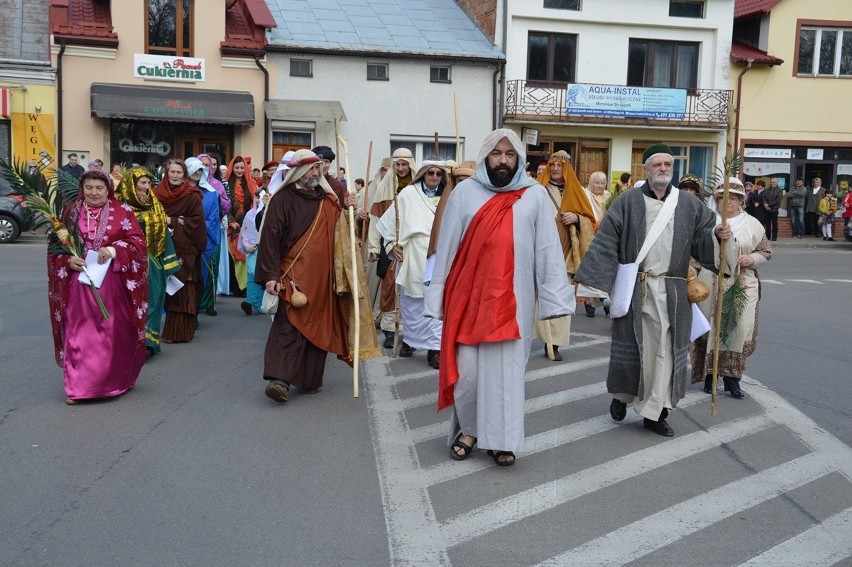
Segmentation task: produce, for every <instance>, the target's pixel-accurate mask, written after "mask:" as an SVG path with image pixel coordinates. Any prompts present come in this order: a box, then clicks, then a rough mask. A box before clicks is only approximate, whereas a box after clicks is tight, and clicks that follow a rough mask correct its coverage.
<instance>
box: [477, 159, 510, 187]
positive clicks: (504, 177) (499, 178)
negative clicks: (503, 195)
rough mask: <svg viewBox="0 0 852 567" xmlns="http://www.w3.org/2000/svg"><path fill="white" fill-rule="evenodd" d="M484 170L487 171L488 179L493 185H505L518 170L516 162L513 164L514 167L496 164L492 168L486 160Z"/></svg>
mask: <svg viewBox="0 0 852 567" xmlns="http://www.w3.org/2000/svg"><path fill="white" fill-rule="evenodd" d="M485 171H487V172H488V180H489V181H491V184H492V185H493V186H494V187H505V186H506V185H508V184H509V182H510V181H511V180H512V178H513V177H515V173H517V171H518V164H515V167H514V168H510V167H509V166H508V165H498V166H497V167H495V168H492V167H491V166H490V165H488V162H487V161H486V162H485Z"/></svg>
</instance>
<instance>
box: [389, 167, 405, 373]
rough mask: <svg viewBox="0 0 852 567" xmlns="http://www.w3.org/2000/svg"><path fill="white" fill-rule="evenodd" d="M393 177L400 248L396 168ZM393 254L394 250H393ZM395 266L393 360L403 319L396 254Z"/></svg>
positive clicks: (397, 347) (392, 185)
mask: <svg viewBox="0 0 852 567" xmlns="http://www.w3.org/2000/svg"><path fill="white" fill-rule="evenodd" d="M392 170H393V177H392V178H391V189H393V214H394V217H395V218H396V242H395V243H394V247H396V246H399V199H397V196H396V194H397V193H398V191H397V186H398V185H399V179H397V176H396V167H393V168H392ZM391 252H393V249H391ZM393 262H394V265H393V275H394V282H393V293H394V317H393V350H391V358H396V357H397V355H398V354H399V347H400V344H399V328H400V323H401V319H402V313H401V312H400V307H399V286H398V285H396V271H397V270H398V269H399V262H398V261H397V260H396V255H395V254H394V261H393Z"/></svg>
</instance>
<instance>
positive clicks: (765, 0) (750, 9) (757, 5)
mask: <svg viewBox="0 0 852 567" xmlns="http://www.w3.org/2000/svg"><path fill="white" fill-rule="evenodd" d="M780 1H781V0H736V3H735V4H734V19H740V18H753V17H754V16H760V15H763V14H768V13H769V12H770V10H772V8H774V7H775V6H776V4H778V3H779V2H780Z"/></svg>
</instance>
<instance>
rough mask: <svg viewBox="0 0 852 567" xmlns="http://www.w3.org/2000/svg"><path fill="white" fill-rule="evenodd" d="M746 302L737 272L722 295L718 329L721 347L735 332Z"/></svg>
mask: <svg viewBox="0 0 852 567" xmlns="http://www.w3.org/2000/svg"><path fill="white" fill-rule="evenodd" d="M747 303H748V294H747V293H746V290H745V288H744V287H743V286H742V282H741V281H740V276H739V274H737V275H736V276H735V278H734V283H733V284H732V285H731V287H729V288H728V289H726V290H725V293H724V294H723V295H722V325H721V327H720V329H719V344H720V345H723V348H724V345H726V344H727V343H728V339H729V338H730V337H731V336H733V334H734V333H735V332H736V329H737V325H738V324H739V322H740V319H741V318H742V314H743V311H744V310H745V307H746V304H747Z"/></svg>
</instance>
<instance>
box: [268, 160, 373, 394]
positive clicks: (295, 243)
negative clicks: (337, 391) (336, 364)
mask: <svg viewBox="0 0 852 567" xmlns="http://www.w3.org/2000/svg"><path fill="white" fill-rule="evenodd" d="M288 165H289V166H290V169H289V170H288V171H287V175H286V177H285V178H284V181H283V183H282V186H281V188H280V189H279V190H277V191H275V194H274V196H273V197H272V199H271V200H270V201H269V204H268V205H267V210H266V213H265V218H264V225H263V228H262V231H261V238H260V241H259V246H258V258H257V266H256V268H255V281H256V282H257V283H259V284H260V285H264V286H265V287H266V291H267V292H268V293H273V294H278V295H279V297H280V304H279V306H278V311H277V313H276V314H275V318H274V319H273V323H272V327H271V328H270V329H269V338H268V339H267V341H266V350H265V352H264V357H263V378H264V380H267V381H268V384H267V386H266V390H265V393H266V395H267V396H268V397H269V398H272V399H273V400H275V401H276V402H286V401H287V399H288V393H289V389H290V386H291V385H294V386H296V387H297V388H299V389H300V390H304V391H305V392H306V393H309V394H315V393H316V392H317V391H318V390H319V388H320V387H321V386H322V379H323V372H324V370H325V361H326V355H327V353H329V352H333V353H335V354H336V355H337V356H338V358H340V359H343V360H347V361H348V359H349V357H350V345H349V336H348V332H349V303H348V302H349V298H348V297H347V296H346V295H343V294H338V293H336V291H335V286H334V276H333V269H334V235H335V226H336V225H337V221H338V219H339V217H340V214H341V207H343V206H346V207H348V206H350V205H351V206H355V205H356V204H357V197H356V196H355V195H354V194H352V193H343V194H340V195H338V194H336V193H335V191H334V190H333V189H332V188H331V186H330V185H329V184H328V182H327V180H326V178H325V177H324V176H323V175H322V173H321V171H322V170H321V167H322V163H321V160H320V158H319V157H317V155H316V154H315V153H313V152H312V151H310V150H299V151H297V152H296V154H295V155H294V156H293V159H292V160H291V161H290V162H289V164H288ZM296 290H298V291H300V292H301V293H304V294H305V295H306V296H307V304H305V305H303V306H301V307H298V306H296V305H294V303H293V301H292V296H293V294H294V293H295V292H296Z"/></svg>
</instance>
